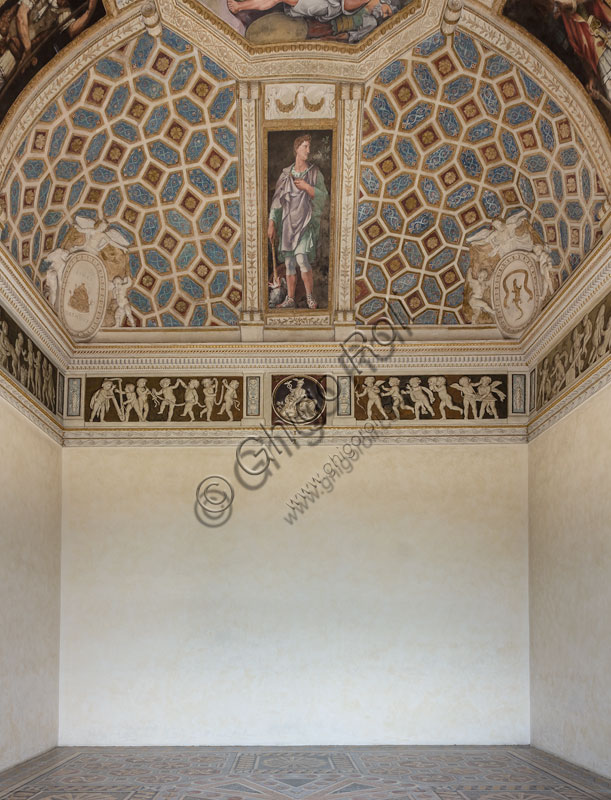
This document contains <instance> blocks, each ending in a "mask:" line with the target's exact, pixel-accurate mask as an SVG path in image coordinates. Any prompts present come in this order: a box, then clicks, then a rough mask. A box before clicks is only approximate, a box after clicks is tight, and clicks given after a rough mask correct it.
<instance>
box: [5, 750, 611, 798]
mask: <svg viewBox="0 0 611 800" xmlns="http://www.w3.org/2000/svg"><path fill="white" fill-rule="evenodd" d="M582 798H583V800H611V780H606V779H604V778H601V777H599V776H597V775H594V774H593V773H591V772H587V771H586V770H583V769H579V768H577V767H574V766H572V765H571V764H568V763H567V762H565V761H561V760H560V759H558V758H555V757H554V756H550V755H547V754H546V753H543V752H541V751H539V750H535V749H534V748H531V747H284V748H278V747H86V748H82V747H58V748H55V749H53V750H50V751H49V752H48V753H45V754H44V755H41V756H38V757H37V758H34V759H32V760H30V761H27V762H25V763H24V764H21V765H20V766H18V767H14V768H12V769H10V770H7V771H6V772H4V773H0V800H582Z"/></svg>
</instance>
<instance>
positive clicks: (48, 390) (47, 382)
mask: <svg viewBox="0 0 611 800" xmlns="http://www.w3.org/2000/svg"><path fill="white" fill-rule="evenodd" d="M42 402H43V403H44V404H45V405H46V406H48V407H49V408H52V409H54V408H55V381H54V379H53V368H52V367H51V364H49V362H48V361H47V359H46V358H44V359H43V362H42ZM60 413H61V409H60Z"/></svg>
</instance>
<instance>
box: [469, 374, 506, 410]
mask: <svg viewBox="0 0 611 800" xmlns="http://www.w3.org/2000/svg"><path fill="white" fill-rule="evenodd" d="M475 385H476V386H477V395H476V400H477V401H478V402H479V403H480V407H479V418H480V419H483V418H484V416H485V415H486V414H490V416H491V417H494V418H495V419H498V418H499V415H498V414H497V411H496V401H497V398H499V399H500V400H504V399H505V393H504V392H502V391H501V390H500V389H499V388H498V387H499V386H500V385H501V382H500V381H493V380H492V378H490V377H489V376H488V375H483V376H482V378H481V379H480V381H479V383H478V384H475Z"/></svg>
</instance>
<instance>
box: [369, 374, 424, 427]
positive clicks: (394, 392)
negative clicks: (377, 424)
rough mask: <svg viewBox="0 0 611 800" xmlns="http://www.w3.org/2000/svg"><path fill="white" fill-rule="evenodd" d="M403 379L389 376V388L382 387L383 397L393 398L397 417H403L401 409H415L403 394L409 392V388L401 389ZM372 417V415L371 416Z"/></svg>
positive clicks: (393, 409)
mask: <svg viewBox="0 0 611 800" xmlns="http://www.w3.org/2000/svg"><path fill="white" fill-rule="evenodd" d="M400 383H401V381H400V380H399V378H389V379H388V388H385V387H382V390H381V395H382V397H390V398H391V400H392V411H393V414H394V415H395V418H396V419H401V413H400V412H401V410H404V411H413V410H414V409H413V406H410V405H408V404H407V403H406V402H405V399H404V398H403V395H406V394H409V392H408V391H407V389H400V388H399V384H400ZM370 419H371V417H370Z"/></svg>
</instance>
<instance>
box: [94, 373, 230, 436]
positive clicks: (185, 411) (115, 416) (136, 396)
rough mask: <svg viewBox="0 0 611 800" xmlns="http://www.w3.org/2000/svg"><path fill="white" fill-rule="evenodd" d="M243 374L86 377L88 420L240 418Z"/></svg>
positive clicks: (221, 420) (212, 420)
mask: <svg viewBox="0 0 611 800" xmlns="http://www.w3.org/2000/svg"><path fill="white" fill-rule="evenodd" d="M243 394H244V390H243V378H242V377H241V376H233V375H219V376H206V377H194V376H185V377H177V376H164V377H147V378H143V377H132V376H129V377H121V378H111V377H107V378H89V377H88V378H87V380H86V382H85V421H86V422H88V423H103V422H113V423H125V424H128V423H130V424H132V423H174V424H179V425H190V424H198V425H199V424H208V423H226V424H231V423H234V422H240V421H241V419H242V417H243V415H244V397H243Z"/></svg>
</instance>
